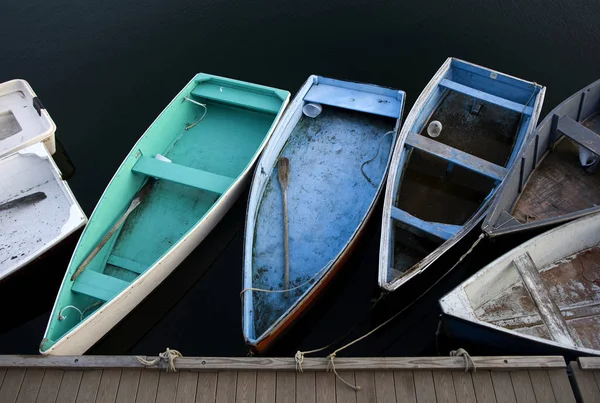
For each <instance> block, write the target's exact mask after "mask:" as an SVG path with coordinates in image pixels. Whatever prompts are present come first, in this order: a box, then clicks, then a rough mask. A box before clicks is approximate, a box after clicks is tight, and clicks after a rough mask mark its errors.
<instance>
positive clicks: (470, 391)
mask: <svg viewBox="0 0 600 403" xmlns="http://www.w3.org/2000/svg"><path fill="white" fill-rule="evenodd" d="M452 381H453V382H454V391H455V392H456V400H457V401H459V402H464V403H475V402H477V397H476V396H475V388H473V378H471V373H470V372H466V371H452Z"/></svg>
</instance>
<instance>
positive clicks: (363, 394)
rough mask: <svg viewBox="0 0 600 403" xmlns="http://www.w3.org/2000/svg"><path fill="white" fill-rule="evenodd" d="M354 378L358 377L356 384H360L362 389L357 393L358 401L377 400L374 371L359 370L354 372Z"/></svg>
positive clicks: (360, 402)
mask: <svg viewBox="0 0 600 403" xmlns="http://www.w3.org/2000/svg"><path fill="white" fill-rule="evenodd" d="M354 378H355V379H356V384H357V385H359V386H360V391H358V392H357V393H356V403H375V402H377V392H376V389H375V376H374V372H373V371H358V372H355V373H354Z"/></svg>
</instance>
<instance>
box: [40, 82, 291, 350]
mask: <svg viewBox="0 0 600 403" xmlns="http://www.w3.org/2000/svg"><path fill="white" fill-rule="evenodd" d="M288 99H289V93H288V92H287V91H282V90H277V89H273V88H269V87H263V86H259V85H255V84H250V83H244V82H240V81H236V80H230V79H226V78H222V77H216V76H211V75H207V74H198V75H197V76H196V77H194V79H192V80H191V81H190V82H189V83H188V84H187V85H186V86H185V87H184V89H183V90H182V91H181V92H180V93H179V94H178V95H177V97H175V99H174V100H173V101H172V102H171V103H170V104H169V105H168V106H167V107H166V108H165V110H164V111H163V112H162V113H161V114H160V115H159V117H158V118H157V119H156V120H155V122H154V123H153V124H152V125H151V126H150V128H149V129H148V130H147V131H146V133H144V135H143V136H142V137H141V138H140V140H139V141H138V142H137V143H136V144H135V146H134V147H133V149H132V150H131V152H130V153H129V155H128V156H127V158H126V159H125V160H124V162H123V163H122V165H121V166H120V168H119V169H118V171H117V172H116V174H115V176H114V177H113V179H112V180H111V182H110V184H109V185H108V187H107V189H106V190H105V192H104V194H103V195H102V198H101V199H100V201H99V202H98V205H97V206H96V209H95V210H94V212H93V214H92V216H91V218H90V220H89V224H88V226H87V227H86V229H85V231H84V232H83V234H82V236H81V238H80V240H79V243H78V245H77V248H76V249H75V252H74V254H73V257H72V259H71V262H70V264H69V267H68V269H67V273H66V276H65V279H64V281H63V284H62V287H61V289H60V291H59V295H58V297H57V300H56V303H55V306H54V309H53V312H52V315H51V317H50V320H49V324H48V328H47V330H46V333H45V335H44V340H43V341H42V343H41V345H40V351H41V352H42V353H45V354H78V353H79V354H81V353H83V352H85V350H87V349H88V348H89V347H91V346H92V345H93V343H95V341H97V340H98V339H99V338H100V337H102V336H103V335H104V333H105V332H106V331H108V330H110V327H112V326H114V324H116V323H118V321H119V320H120V319H122V317H124V316H125V315H126V314H127V313H128V312H129V311H130V310H131V309H133V308H134V307H135V305H137V303H136V302H137V301H141V300H142V299H143V297H145V296H146V295H147V294H149V293H150V292H151V291H152V289H154V288H155V287H156V286H157V285H158V284H160V282H161V281H162V280H163V279H164V278H165V277H166V276H167V275H168V273H170V272H171V271H172V270H173V269H174V268H175V266H176V265H177V264H178V263H179V262H181V261H182V260H183V259H184V258H185V256H187V254H189V252H191V250H192V249H193V248H194V247H195V246H197V244H198V242H200V241H201V240H202V239H203V238H204V237H205V236H206V234H207V233H208V231H210V229H212V227H214V225H215V224H216V223H217V222H218V220H219V219H220V217H222V215H223V214H224V213H225V211H226V210H227V209H228V208H229V206H230V205H231V204H232V203H233V199H235V197H237V195H238V194H239V191H240V188H241V186H242V182H243V179H244V178H245V177H246V176H248V175H249V173H250V170H251V168H252V167H253V164H254V162H255V161H256V159H257V158H258V155H259V154H260V152H261V150H262V149H263V147H264V146H265V145H266V143H267V141H268V138H269V137H270V135H271V133H272V130H273V128H274V126H275V125H276V123H277V121H278V120H279V117H280V115H281V112H282V110H283V109H284V108H285V106H286V105H287V101H288ZM158 154H160V156H163V157H166V159H167V160H164V159H163V160H160V156H159V157H158V158H157V155H158ZM169 160H170V161H169ZM149 178H156V179H157V180H156V182H155V184H154V186H152V188H151V190H150V192H149V193H148V195H147V196H146V198H145V199H144V201H143V202H142V203H141V204H140V205H139V207H137V208H136V209H135V210H134V211H133V212H132V213H131V215H129V216H128V218H127V219H126V220H125V222H124V223H123V225H121V226H120V227H119V228H118V230H117V231H116V233H115V234H114V235H113V236H112V237H111V238H110V240H109V241H108V242H107V243H106V244H105V245H104V246H103V247H102V249H101V250H100V252H99V253H98V254H97V255H96V256H95V257H94V258H93V260H92V261H91V263H89V265H87V267H85V269H84V270H83V272H81V274H80V275H79V276H78V277H77V278H76V279H75V281H71V276H72V275H73V273H75V272H76V270H77V268H78V267H79V265H80V264H81V263H82V262H83V261H84V260H85V259H86V257H87V256H89V255H90V253H91V252H92V251H93V250H94V248H95V247H96V246H97V245H98V244H99V243H100V241H101V240H102V238H103V237H104V236H105V234H106V233H108V232H109V231H110V229H111V228H112V227H113V226H114V225H115V223H117V222H118V220H119V218H120V217H121V216H122V215H123V214H124V213H125V211H126V210H127V208H128V207H129V205H130V203H131V201H132V199H133V198H134V197H135V195H136V193H137V192H138V191H139V189H140V188H141V187H142V186H143V185H144V184H145V183H146V182H147V181H148V180H149ZM86 326H87V327H88V328H90V329H89V330H87V329H86ZM69 339H73V340H69ZM71 345H72V346H71Z"/></svg>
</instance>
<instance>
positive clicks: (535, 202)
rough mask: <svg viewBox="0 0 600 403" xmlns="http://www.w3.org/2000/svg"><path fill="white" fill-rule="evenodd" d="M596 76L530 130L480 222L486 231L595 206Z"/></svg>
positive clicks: (599, 94)
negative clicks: (529, 134)
mask: <svg viewBox="0 0 600 403" xmlns="http://www.w3.org/2000/svg"><path fill="white" fill-rule="evenodd" d="M599 155H600V80H598V81H596V82H593V83H591V84H590V85H588V86H586V87H585V88H582V89H581V90H579V91H577V92H576V93H575V94H573V95H571V96H570V97H569V98H567V99H565V100H564V101H563V102H561V103H560V105H558V106H557V107H555V108H554V109H553V110H552V111H551V112H550V113H549V114H548V115H547V116H546V117H545V118H544V120H543V121H542V122H541V123H540V124H539V125H538V127H537V128H536V129H535V131H533V132H532V133H531V136H530V137H529V138H528V139H527V141H526V145H525V146H524V147H523V151H522V152H521V154H520V155H519V158H518V161H517V163H516V164H515V165H514V166H513V167H512V169H511V170H510V171H509V173H508V175H507V176H506V180H505V181H504V183H503V184H502V185H501V186H500V188H499V189H498V192H497V193H496V196H495V197H494V199H493V201H492V203H491V206H490V209H489V213H488V214H487V216H486V218H485V221H484V223H483V229H484V231H485V232H486V233H487V234H488V235H489V236H490V237H494V236H500V235H504V234H512V233H517V232H523V231H529V230H539V229H543V228H549V227H551V226H555V225H558V224H562V223H565V222H568V221H570V220H573V219H576V218H579V217H583V216H585V215H588V214H593V213H596V212H598V211H600V172H598V167H599V166H600V156H599Z"/></svg>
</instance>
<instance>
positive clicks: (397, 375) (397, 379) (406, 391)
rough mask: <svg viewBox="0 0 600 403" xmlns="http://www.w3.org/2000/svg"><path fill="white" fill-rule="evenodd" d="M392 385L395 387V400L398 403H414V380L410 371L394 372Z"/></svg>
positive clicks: (415, 398)
mask: <svg viewBox="0 0 600 403" xmlns="http://www.w3.org/2000/svg"><path fill="white" fill-rule="evenodd" d="M394 384H395V386H396V400H397V401H399V402H407V403H411V402H416V401H417V394H416V392H415V379H414V376H413V373H412V371H396V372H394Z"/></svg>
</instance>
